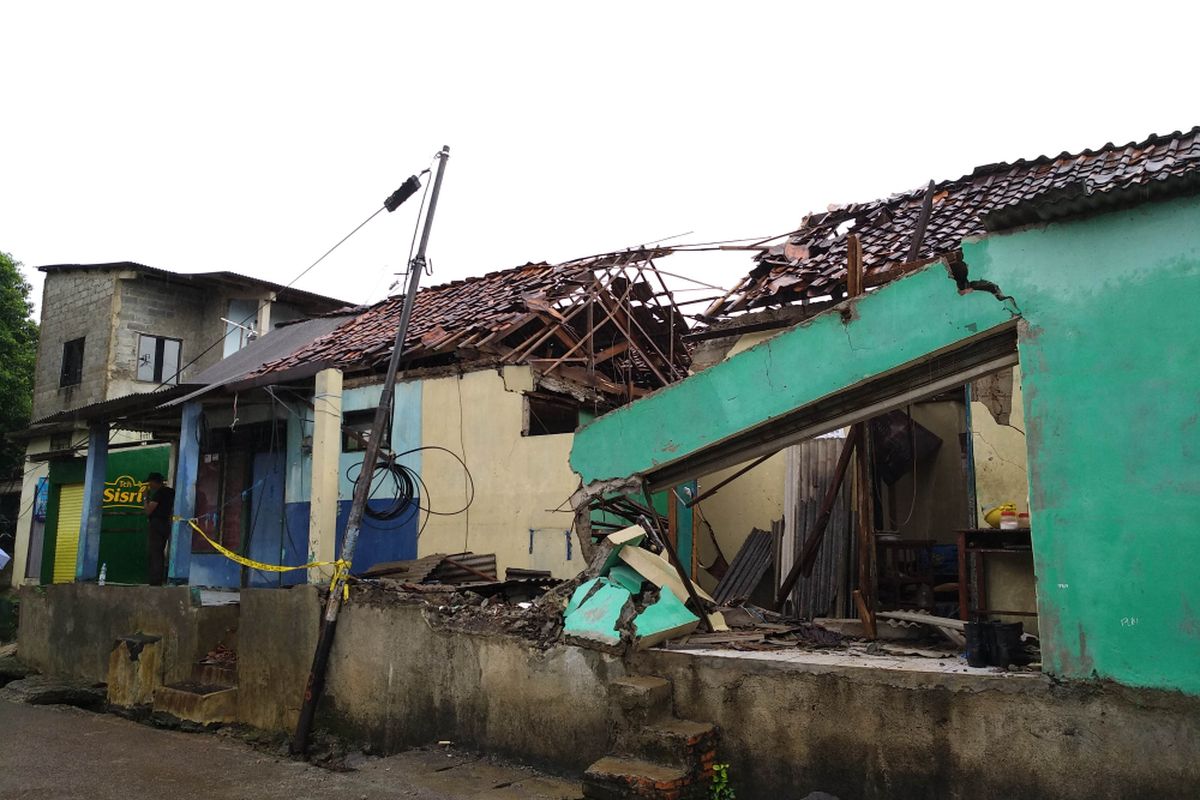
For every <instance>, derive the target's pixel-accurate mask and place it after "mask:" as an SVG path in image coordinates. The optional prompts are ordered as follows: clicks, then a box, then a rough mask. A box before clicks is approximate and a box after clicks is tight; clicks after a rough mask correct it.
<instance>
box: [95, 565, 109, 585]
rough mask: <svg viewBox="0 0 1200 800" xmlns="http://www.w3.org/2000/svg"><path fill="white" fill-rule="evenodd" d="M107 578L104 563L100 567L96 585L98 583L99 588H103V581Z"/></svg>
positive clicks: (106, 566)
mask: <svg viewBox="0 0 1200 800" xmlns="http://www.w3.org/2000/svg"><path fill="white" fill-rule="evenodd" d="M107 578H108V562H105V563H103V564H101V565H100V580H99V581H97V583H99V584H100V585H101V586H103V585H104V581H105V580H106V579H107Z"/></svg>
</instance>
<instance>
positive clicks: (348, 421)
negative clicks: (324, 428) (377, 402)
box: [342, 408, 392, 453]
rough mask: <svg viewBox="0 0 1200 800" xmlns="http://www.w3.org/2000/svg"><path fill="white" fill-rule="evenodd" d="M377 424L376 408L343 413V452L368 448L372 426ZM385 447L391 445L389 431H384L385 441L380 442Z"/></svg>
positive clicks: (357, 451)
mask: <svg viewBox="0 0 1200 800" xmlns="http://www.w3.org/2000/svg"><path fill="white" fill-rule="evenodd" d="M374 424H375V409H373V408H365V409H363V410H362V411H346V412H344V413H343V414H342V452H343V453H360V452H362V451H363V450H366V449H367V439H368V438H370V436H371V426H372V425H374ZM379 446H380V447H381V448H383V449H387V448H389V447H391V446H392V445H391V442H389V441H388V437H387V431H384V438H383V441H382V442H380V443H379Z"/></svg>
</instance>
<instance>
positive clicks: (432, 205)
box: [292, 146, 450, 755]
mask: <svg viewBox="0 0 1200 800" xmlns="http://www.w3.org/2000/svg"><path fill="white" fill-rule="evenodd" d="M437 157H438V168H437V175H436V176H435V177H434V179H433V190H432V192H431V194H430V196H429V211H428V212H426V214H425V228H424V230H423V231H422V232H421V244H420V246H419V247H418V248H417V254H416V255H415V256H414V257H413V260H412V262H411V263H410V264H409V265H408V291H407V293H406V294H405V295H404V306H403V310H402V311H401V312H400V325H399V327H397V328H396V341H395V344H394V345H393V346H392V358H391V360H390V361H388V368H387V376H386V377H385V378H384V381H383V393H382V394H381V395H380V397H379V406H378V407H377V408H376V409H375V421H374V422H373V423H372V425H371V435H370V437H369V438H368V439H367V447H366V450H365V451H364V453H363V462H362V469H361V470H359V473H358V480H357V481H356V482H355V484H354V500H353V501H352V502H351V504H350V517H349V518H348V519H347V520H346V536H345V540H344V541H343V544H342V555H341V560H342V561H344V562H346V563H348V564H349V563H352V562H353V559H354V546H355V545H356V544H357V543H358V532H359V530H360V529H361V528H362V519H363V510H364V509H365V508H366V506H367V500H368V499H369V498H370V495H371V479H372V478H373V477H374V475H375V467H376V465H377V463H378V461H379V446H380V442H381V440H382V438H383V432H384V431H385V430H387V428H388V422H389V420H388V415H389V414H390V413H391V409H392V402H393V398H394V395H395V390H396V372H397V371H398V370H399V368H400V358H401V356H402V355H403V352H404V338H405V336H406V335H407V333H408V323H409V320H410V319H411V318H412V310H413V303H414V302H415V301H416V299H417V287H418V285H419V284H420V281H421V273H422V272H424V271H425V249H426V247H427V246H428V245H429V232H430V230H431V229H432V228H433V213H434V212H435V211H436V210H437V202H438V194H439V193H440V192H441V189H442V176H443V175H444V174H445V172H446V162H447V161H448V160H449V158H450V148H449V146H443V147H442V150H441V152H440V153H438V156H437ZM410 180H411V179H410ZM402 190H403V189H402ZM402 190H400V191H402ZM410 194H411V192H410ZM393 197H395V195H393ZM397 204H398V203H397ZM387 205H388V206H389V208H388V210H389V211H390V210H392V208H393V206H392V198H389V202H388V204H387ZM348 577H349V576H348V575H347V574H346V572H344V571H342V570H338V571H337V572H336V573H335V576H334V582H333V585H332V586H330V587H329V599H328V600H327V601H326V603H325V619H324V622H323V624H322V625H321V633H320V637H319V638H318V639H317V650H316V652H315V653H313V663H312V669H311V670H310V671H309V673H308V682H307V683H306V684H305V687H304V704H303V705H302V706H301V707H300V720H299V722H297V723H296V735H295V738H294V739H293V740H292V752H293V753H296V754H300V755H303V753H304V752H305V750H307V748H308V736H309V734H310V733H311V732H312V724H313V717H314V716H315V715H316V711H317V703H319V702H320V700H321V693H322V692H323V691H324V690H325V670H326V667H328V665H329V653H330V651H331V650H332V649H333V636H334V633H335V632H336V631H337V621H338V613H339V612H340V611H341V608H342V594H343V592H344V587H345V585H346V579H347V578H348Z"/></svg>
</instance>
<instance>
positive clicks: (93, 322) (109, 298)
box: [33, 271, 116, 419]
mask: <svg viewBox="0 0 1200 800" xmlns="http://www.w3.org/2000/svg"><path fill="white" fill-rule="evenodd" d="M115 281H116V278H115V273H114V272H107V271H105V272H52V273H50V274H48V275H46V282H45V285H44V286H43V288H42V319H41V333H40V336H39V337H38V352H37V367H36V369H35V371H34V392H33V418H34V419H39V418H41V417H45V416H48V415H50V414H54V413H56V412H59V411H64V410H66V409H69V408H78V407H80V406H84V405H88V404H89V403H96V402H99V401H101V400H104V399H105V391H106V388H107V379H106V376H107V370H108V341H109V336H110V333H111V325H112V306H113V294H114V286H115ZM81 336H83V337H86V341H85V342H84V348H83V381H82V382H81V383H80V384H79V385H77V386H73V387H67V388H59V385H58V383H59V377H60V375H61V370H62V352H63V345H64V344H65V343H66V342H69V341H71V340H72V339H78V338H79V337H81Z"/></svg>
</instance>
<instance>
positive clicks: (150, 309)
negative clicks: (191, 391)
mask: <svg viewBox="0 0 1200 800" xmlns="http://www.w3.org/2000/svg"><path fill="white" fill-rule="evenodd" d="M117 289H118V292H117V299H116V313H117V317H118V319H117V326H116V333H115V336H114V339H113V353H112V363H111V366H110V375H111V380H112V381H113V382H114V384H115V385H118V386H120V387H122V388H123V389H124V391H116V392H114V393H115V394H117V395H120V394H127V393H129V392H132V391H138V390H139V389H142V390H145V389H148V388H153V387H154V386H155V385H156V384H149V383H146V382H145V381H138V380H137V357H138V342H139V338H140V336H141V334H147V335H151V336H168V337H171V338H173V339H180V340H182V341H183V345H182V348H181V352H180V358H181V364H187V362H189V361H191V360H192V359H193V358H196V356H198V355H200V353H201V352H202V351H203V350H204V348H206V347H208V346H209V345H210V344H212V343H213V342H214V341H216V340H217V339H218V338H220V336H221V335H222V333H223V332H224V324H223V323H221V322H220V320H219V319H218V318H219V316H220V314H219V313H209V312H210V309H209V306H213V307H214V308H215V307H216V306H218V305H220V303H221V300H222V297H221V296H220V295H218V294H216V293H214V292H213V291H211V290H205V289H203V288H200V287H192V286H186V285H183V284H180V283H176V282H168V281H165V280H162V279H160V278H156V277H155V276H152V275H142V274H132V275H131V277H128V278H125V279H123V280H121V281H119V282H118V284H117ZM210 317H211V319H212V320H213V322H212V323H211V324H210ZM221 356H222V350H221V348H220V347H215V348H213V349H212V350H211V351H209V352H208V353H207V354H206V355H204V356H202V357H201V358H200V360H199V361H197V362H196V363H195V364H192V365H190V366H189V367H188V368H187V369H185V370H184V372H183V375H182V378H181V379H182V381H183V382H186V381H187V379H188V378H189V377H191V376H194V375H197V374H199V372H200V371H201V370H203V369H205V368H206V367H209V366H211V365H212V364H215V363H216V362H217V361H218V360H220V358H221Z"/></svg>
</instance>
